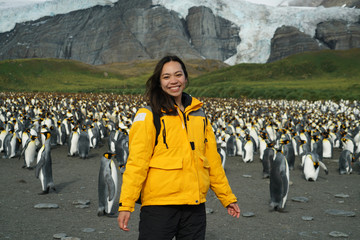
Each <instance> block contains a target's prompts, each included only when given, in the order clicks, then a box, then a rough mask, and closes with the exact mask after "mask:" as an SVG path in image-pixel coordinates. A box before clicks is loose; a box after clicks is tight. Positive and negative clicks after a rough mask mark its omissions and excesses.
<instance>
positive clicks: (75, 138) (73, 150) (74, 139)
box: [68, 126, 80, 156]
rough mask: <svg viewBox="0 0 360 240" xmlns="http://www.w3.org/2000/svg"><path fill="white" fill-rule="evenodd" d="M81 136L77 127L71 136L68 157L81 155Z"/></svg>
mask: <svg viewBox="0 0 360 240" xmlns="http://www.w3.org/2000/svg"><path fill="white" fill-rule="evenodd" d="M79 135H80V134H79V131H78V127H77V126H75V127H74V128H73V129H72V132H71V133H70V136H69V146H68V156H75V155H76V154H78V153H79V149H78V142H79Z"/></svg>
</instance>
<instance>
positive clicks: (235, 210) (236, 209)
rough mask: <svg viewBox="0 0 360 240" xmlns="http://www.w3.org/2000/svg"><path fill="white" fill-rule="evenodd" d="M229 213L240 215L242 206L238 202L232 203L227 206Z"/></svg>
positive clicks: (234, 215) (235, 215)
mask: <svg viewBox="0 0 360 240" xmlns="http://www.w3.org/2000/svg"><path fill="white" fill-rule="evenodd" d="M226 208H227V211H228V214H229V215H231V216H233V217H237V218H239V217H240V208H239V205H238V204H237V203H230V204H229V205H228V206H227V207H226Z"/></svg>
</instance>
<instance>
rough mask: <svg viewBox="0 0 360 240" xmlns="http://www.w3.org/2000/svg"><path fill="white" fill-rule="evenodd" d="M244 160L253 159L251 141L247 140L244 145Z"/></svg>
mask: <svg viewBox="0 0 360 240" xmlns="http://www.w3.org/2000/svg"><path fill="white" fill-rule="evenodd" d="M244 153H245V156H244V162H252V161H253V160H254V144H253V143H252V141H247V142H246V144H245V146H244Z"/></svg>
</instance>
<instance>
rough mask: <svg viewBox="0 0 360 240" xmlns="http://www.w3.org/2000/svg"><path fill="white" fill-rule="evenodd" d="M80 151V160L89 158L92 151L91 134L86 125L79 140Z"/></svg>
mask: <svg viewBox="0 0 360 240" xmlns="http://www.w3.org/2000/svg"><path fill="white" fill-rule="evenodd" d="M78 151H79V157H80V158H87V157H88V156H89V151H90V140H89V134H88V131H87V129H86V126H85V125H84V126H83V127H82V129H81V132H80V136H79V140H78Z"/></svg>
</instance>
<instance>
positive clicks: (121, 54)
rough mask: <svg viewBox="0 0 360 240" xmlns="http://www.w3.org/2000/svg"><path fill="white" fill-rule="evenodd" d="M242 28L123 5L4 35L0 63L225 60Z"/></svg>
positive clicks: (204, 13)
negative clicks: (169, 58)
mask: <svg viewBox="0 0 360 240" xmlns="http://www.w3.org/2000/svg"><path fill="white" fill-rule="evenodd" d="M239 31H240V29H239V27H236V26H235V25H234V24H232V23H231V22H229V21H227V20H225V19H222V18H220V17H217V16H215V15H214V14H213V13H212V11H211V10H210V9H208V8H205V7H200V8H197V7H195V8H194V9H190V14H189V16H188V17H187V19H183V18H181V17H180V16H179V14H177V13H176V12H173V11H170V10H168V9H166V8H164V7H162V6H154V5H152V1H151V0H124V1H119V2H117V3H116V4H114V6H112V7H111V6H96V7H92V8H89V9H85V10H79V11H74V12H70V13H68V14H63V15H56V16H54V17H44V18H41V19H39V20H37V21H31V22H25V23H21V24H17V25H16V27H15V28H14V29H13V30H12V31H10V32H6V33H2V34H0V49H1V50H0V59H1V60H4V59H16V58H64V59H73V60H79V61H82V62H85V63H89V64H106V63H113V62H126V61H131V60H141V59H154V58H160V57H162V56H163V55H165V54H177V55H179V56H181V57H183V58H188V59H191V58H195V59H196V58H211V59H217V60H221V61H224V60H225V59H226V58H228V57H230V56H231V55H233V54H235V53H236V46H237V45H238V44H239V43H240V38H239Z"/></svg>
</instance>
